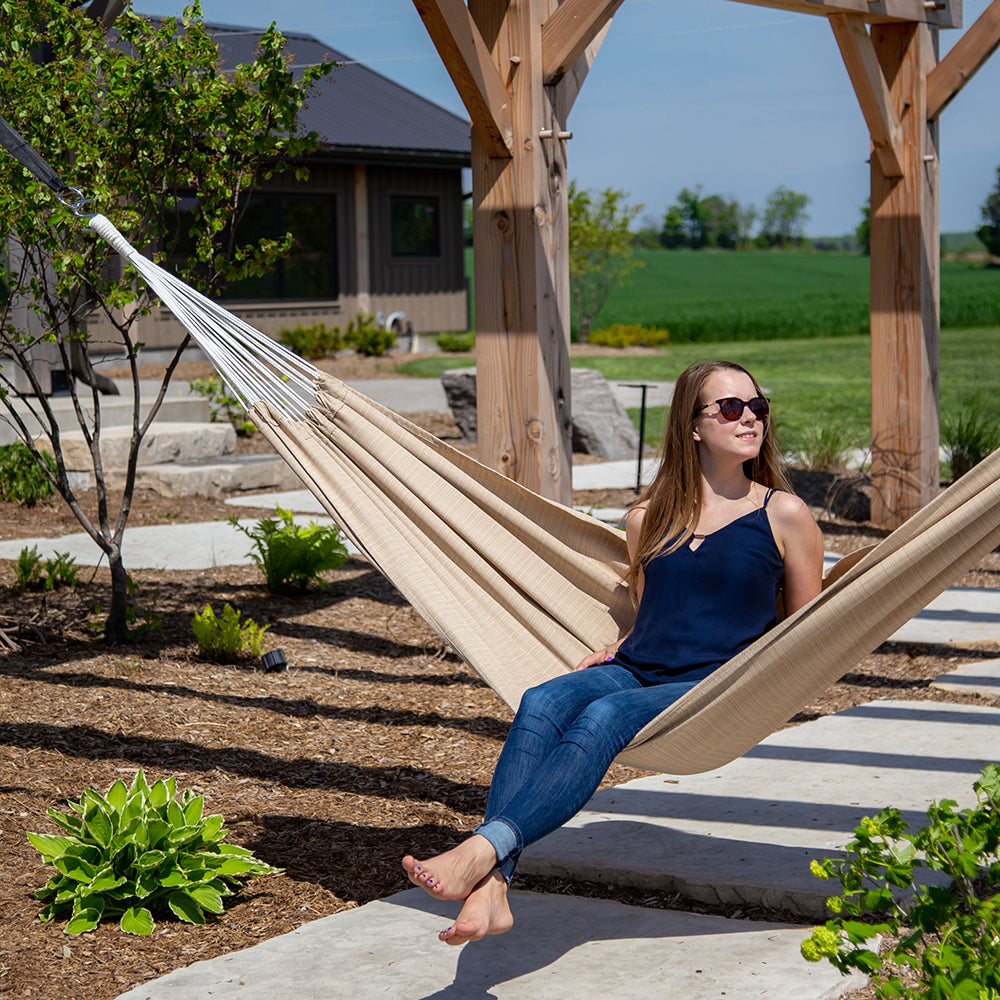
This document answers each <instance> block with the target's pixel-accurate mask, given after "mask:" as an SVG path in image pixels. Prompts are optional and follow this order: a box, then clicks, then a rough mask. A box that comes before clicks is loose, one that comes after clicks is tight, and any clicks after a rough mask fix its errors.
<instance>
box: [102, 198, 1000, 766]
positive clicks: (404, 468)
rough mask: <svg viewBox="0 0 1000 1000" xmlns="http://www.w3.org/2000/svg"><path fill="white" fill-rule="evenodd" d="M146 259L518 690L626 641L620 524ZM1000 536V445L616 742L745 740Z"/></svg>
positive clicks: (282, 447) (229, 366)
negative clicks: (546, 492) (319, 365)
mask: <svg viewBox="0 0 1000 1000" xmlns="http://www.w3.org/2000/svg"><path fill="white" fill-rule="evenodd" d="M90 224H91V226H92V228H94V229H95V230H96V231H97V232H98V233H100V234H101V235H102V236H103V237H104V238H105V239H107V240H108V241H109V242H111V244H112V245H113V246H114V247H115V248H116V249H117V250H118V251H119V252H120V253H121V254H122V255H123V256H124V257H125V258H126V260H127V261H128V262H129V263H130V264H132V265H133V266H134V267H135V268H136V270H137V271H138V272H139V273H140V274H141V275H142V277H143V278H144V279H145V280H146V282H147V283H148V284H149V285H150V287H151V288H152V289H153V290H154V291H155V292H156V293H157V295H159V296H160V298H161V300H162V301H163V303H164V304H165V305H166V306H167V307H168V308H169V309H170V310H171V311H172V312H174V314H175V315H176V316H177V317H178V319H179V320H180V321H181V322H182V323H183V324H184V325H185V327H186V328H187V329H188V330H189V331H190V333H191V334H192V336H193V337H194V338H195V340H196V341H197V342H198V344H199V345H200V346H201V348H202V349H203V350H204V351H205V353H206V355H207V356H208V357H209V358H210V359H211V360H212V361H213V363H214V364H215V365H216V367H217V368H218V369H219V371H220V374H222V375H223V377H224V378H225V379H226V381H227V383H228V384H229V386H230V388H231V389H232V390H233V391H234V392H236V394H237V395H238V396H240V398H241V400H242V401H243V403H244V405H245V406H246V407H247V409H248V412H249V413H250V416H251V417H252V419H253V420H254V422H255V423H256V424H257V426H258V427H259V428H260V430H261V431H262V433H263V434H264V435H265V437H267V439H268V440H269V441H270V442H271V443H272V444H273V445H274V447H275V448H276V449H277V450H278V452H279V453H280V454H281V455H283V456H284V458H285V460H286V461H287V462H288V463H289V465H290V466H291V467H292V468H293V469H294V470H295V472H296V473H297V474H298V475H299V477H300V478H301V479H302V481H303V483H305V484H306V485H307V486H308V487H309V489H310V490H311V491H312V492H313V493H314V494H315V496H316V497H317V498H318V499H319V500H320V501H321V503H322V504H323V506H324V507H325V508H326V510H327V511H328V512H329V514H330V516H331V517H332V518H333V519H334V520H335V521H336V522H337V523H338V524H339V525H340V527H341V528H342V529H343V530H344V531H345V533H346V534H347V535H348V536H349V537H350V538H351V539H352V541H353V542H354V543H355V544H356V545H357V547H358V548H359V549H360V550H361V551H362V552H363V553H364V554H365V556H366V557H367V558H368V559H370V560H371V562H372V563H373V564H374V565H375V566H377V567H378V568H379V570H380V571H381V572H383V573H384V574H385V575H386V576H387V577H388V578H389V579H390V580H392V582H393V583H394V584H395V585H396V586H397V587H398V588H399V590H400V592H401V593H402V594H403V595H404V597H406V599H407V600H408V601H409V602H410V603H411V604H412V605H413V607H414V608H415V609H416V610H417V611H418V612H419V613H420V614H421V615H422V616H423V617H424V618H425V619H426V620H427V621H428V622H429V624H430V625H431V626H432V627H433V628H434V629H435V630H436V631H437V632H438V633H439V634H440V635H441V636H443V637H444V638H445V639H446V640H447V641H448V642H450V643H451V644H452V646H454V648H455V650H456V651H457V652H458V654H459V655H460V656H461V657H462V658H463V659H464V660H465V661H466V662H467V663H468V664H469V665H470V666H471V667H472V668H473V669H474V670H475V671H476V672H477V673H478V674H479V675H480V676H481V677H482V678H483V679H484V680H485V681H486V683H488V684H489V685H490V686H491V687H492V688H493V689H494V690H495V691H496V692H497V693H498V694H499V695H500V696H501V697H502V698H503V699H504V701H505V702H507V704H508V705H510V706H511V707H516V706H517V704H518V702H519V700H520V697H521V694H522V693H523V692H524V691H525V690H526V689H527V688H528V687H531V686H533V685H535V684H538V683H541V682H542V681H544V680H547V679H548V678H551V677H555V676H558V675H559V674H560V673H563V672H566V671H567V670H568V669H569V668H570V667H571V666H572V665H573V664H575V663H577V662H578V661H579V660H580V659H581V658H582V657H583V655H584V654H585V653H587V652H588V651H590V650H592V649H597V648H600V647H601V646H604V645H605V644H607V643H608V642H609V641H611V640H613V639H615V638H617V636H618V635H619V634H620V631H621V630H622V629H626V628H628V627H629V626H630V624H631V621H632V617H633V611H632V607H631V604H630V601H629V598H628V594H627V591H626V588H625V585H624V583H623V577H624V574H625V570H626V566H627V553H626V548H625V539H624V535H623V533H622V532H621V531H617V530H615V529H614V528H610V527H608V526H606V525H604V524H601V523H600V522H598V521H597V520H595V519H594V518H591V517H588V516H586V515H583V514H579V513H577V512H575V511H572V510H570V509H568V508H566V507H563V506H562V505H560V504H557V503H554V502H552V501H549V500H546V499H544V498H542V497H539V496H538V495H536V494H534V493H532V492H531V491H529V490H527V489H525V488H524V487H522V486H520V485H518V484H517V483H515V482H513V481H512V480H509V479H507V478H506V477H504V476H502V475H501V474H500V473H498V472H495V471H494V470H492V469H489V468H486V467H485V466H483V465H481V464H479V463H478V462H476V461H474V460H473V459H471V458H469V457H468V456H466V455H463V454H462V453H461V452H458V451H456V450H455V449H453V448H450V447H449V446H448V445H445V444H444V443H443V442H441V441H439V440H438V439H437V438H435V437H433V436H432V435H430V434H428V433H427V432H425V431H423V430H422V429H421V428H419V427H416V426H415V425H414V424H412V423H410V422H409V421H407V420H405V419H404V418H402V417H400V416H398V415H397V414H394V413H393V412H391V411H390V410H388V409H386V408H385V407H382V406H380V405H378V404H377V403H375V402H373V401H372V400H370V399H367V398H366V397H365V396H363V395H361V394H360V393H358V392H356V391H354V390H352V389H351V388H350V387H349V386H347V385H345V384H344V383H343V382H340V381H338V380H336V379H332V378H330V377H328V376H326V375H324V374H323V373H321V372H318V371H317V370H316V369H314V368H313V367H312V366H311V365H308V363H306V362H304V361H302V359H300V358H298V357H297V356H295V355H293V354H291V353H290V352H288V351H286V350H285V348H283V347H282V346H281V345H280V344H276V343H275V342H274V341H271V340H270V339H269V338H267V337H266V336H264V335H263V334H261V333H259V332H258V331H256V330H254V329H253V328H252V327H250V326H248V325H247V324H246V323H244V322H243V321H242V320H240V319H239V318H238V317H236V316H233V315H231V314H230V313H227V312H226V311H225V310H223V309H221V308H220V307H219V306H217V305H215V304H214V303H213V302H212V301H211V300H210V299H207V298H205V297H204V296H201V295H200V294H199V293H197V292H195V291H194V290H193V289H191V288H189V287H188V286H187V285H185V284H183V283H182V282H180V281H178V279H176V278H174V277H173V276H172V275H170V274H169V273H168V272H166V271H164V270H163V269H162V268H160V267H158V266H157V265H156V264H153V263H152V262H151V261H149V260H146V259H145V258H143V257H142V256H141V255H140V254H138V252H137V251H135V250H134V249H133V248H132V247H130V246H129V245H128V243H127V242H126V241H125V240H124V238H123V237H121V235H120V234H119V233H118V232H117V230H115V229H114V227H113V226H111V224H110V223H109V222H108V221H107V220H106V219H103V217H101V216H97V217H95V218H94V219H92V220H91V222H90ZM998 544H1000V451H997V452H994V454H993V455H991V456H990V457H989V458H987V459H986V460H985V461H984V462H982V463H980V464H979V465H978V466H976V468H975V469H973V470H972V472H970V473H968V474H967V475H966V476H964V477H963V478H962V479H960V480H959V481H958V482H957V483H955V484H954V485H952V486H951V487H949V489H948V490H946V491H945V492H943V493H942V494H941V495H939V496H938V497H937V498H936V499H935V500H934V501H933V502H932V503H930V504H928V505H927V506H926V507H925V508H924V509H923V510H921V511H920V512H919V513H917V514H916V515H915V516H914V517H912V518H911V519H910V520H909V521H907V522H906V523H905V524H904V525H903V526H902V527H900V528H898V529H897V530H896V531H894V532H893V533H892V534H891V535H889V536H888V537H887V538H886V539H884V540H883V541H882V542H880V543H879V544H878V545H877V546H874V547H873V549H872V550H871V551H869V552H867V554H865V555H864V556H863V557H862V558H860V559H859V561H858V562H857V563H856V564H855V565H853V566H851V567H850V568H849V569H847V571H846V572H844V573H843V574H842V575H841V576H839V578H838V579H837V580H836V581H835V582H833V583H832V584H831V585H830V586H828V587H827V588H826V589H824V591H823V593H822V594H821V595H820V596H819V597H818V598H816V600H814V601H813V602H812V603H811V604H809V605H808V606H806V607H805V608H802V609H800V610H799V611H798V612H797V613H796V614H794V615H793V616H791V617H790V618H788V619H786V620H785V621H783V622H781V623H780V624H779V625H778V626H777V627H776V628H774V629H772V630H771V631H770V632H768V633H767V634H766V635H764V636H763V637H761V638H760V639H758V640H757V641H756V642H755V643H754V644H753V645H751V646H750V647H748V648H747V649H745V650H744V651H743V652H741V653H740V654H738V655H737V656H736V657H734V658H733V659H732V660H730V661H729V662H728V663H726V664H724V665H723V666H722V667H720V668H719V669H718V670H716V671H715V672H714V673H713V674H711V675H710V676H709V677H708V678H706V679H705V680H704V681H702V682H701V683H700V684H699V685H698V686H697V687H695V688H694V689H693V690H692V691H690V692H688V694H686V695H685V696H684V697H683V698H681V699H680V700H678V701H677V702H676V703H675V704H674V705H672V706H671V707H670V708H668V709H667V710H666V711H665V712H663V713H662V714H661V715H659V716H658V717H657V718H656V719H654V720H653V721H652V722H651V723H650V724H649V725H648V726H646V727H645V728H644V729H643V730H642V731H641V732H640V733H639V734H638V735H637V736H636V737H635V739H634V740H633V741H632V743H631V744H630V745H629V746H628V747H627V748H626V749H625V750H624V751H623V752H622V754H621V755H620V756H619V758H618V759H619V761H621V762H622V763H625V764H630V765H632V766H635V767H639V768H644V769H647V770H651V771H662V772H664V773H673V774H690V773H695V772H699V771H707V770H711V769H712V768H716V767H720V766H721V765H723V764H725V763H727V762H729V761H730V760H733V759H735V758H736V757H739V756H740V755H741V754H743V753H745V752H746V751H747V750H749V749H750V748H751V747H753V746H754V745H756V744H757V743H758V742H760V741H761V740H762V739H764V738H765V737H766V736H767V735H769V734H770V733H771V732H773V731H774V730H776V729H777V728H779V727H780V726H781V725H783V724H784V723H785V722H786V721H787V720H788V719H789V718H790V717H791V716H793V715H794V714H795V713H796V712H798V711H799V710H800V709H801V708H802V706H803V705H806V704H808V702H809V701H810V700H811V699H812V698H814V697H815V696H816V695H818V694H819V693H820V692H821V691H823V690H824V689H825V688H826V687H828V686H829V685H830V684H832V683H833V682H835V681H836V680H837V679H838V678H839V677H840V676H841V675H842V674H843V673H844V672H845V670H846V669H848V668H849V667H850V666H852V665H853V664H855V663H856V662H857V661H858V660H859V659H861V658H862V657H863V656H865V655H867V654H868V653H869V652H870V651H871V650H872V649H874V648H875V647H876V646H878V645H879V643H881V642H883V641H884V640H885V639H886V638H887V637H888V636H890V635H891V634H892V633H893V632H894V631H895V630H896V629H897V628H899V627H900V626H901V625H902V624H904V623H905V622H906V621H908V620H909V619H910V618H912V617H913V615H914V614H916V613H917V612H918V611H920V610H921V609H922V608H924V607H925V606H926V605H927V604H928V603H929V602H930V601H931V600H932V599H933V598H934V597H936V596H937V595H938V594H940V593H941V592H942V591H943V590H944V589H945V588H946V587H948V586H949V585H950V584H951V583H952V582H953V581H954V580H955V579H957V578H958V577H959V576H961V574H962V573H963V572H964V571H965V570H966V569H968V568H969V567H970V566H972V565H974V564H975V563H976V562H978V560H979V559H980V558H982V556H984V555H985V554H986V553H988V552H990V551H991V550H992V549H993V548H994V547H996V546H997V545H998Z"/></svg>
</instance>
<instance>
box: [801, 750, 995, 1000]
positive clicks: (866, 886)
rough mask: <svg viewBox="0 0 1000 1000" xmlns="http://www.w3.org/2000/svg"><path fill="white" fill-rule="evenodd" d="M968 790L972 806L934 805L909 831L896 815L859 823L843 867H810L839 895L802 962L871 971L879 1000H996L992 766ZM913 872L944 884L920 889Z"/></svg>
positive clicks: (885, 813)
mask: <svg viewBox="0 0 1000 1000" xmlns="http://www.w3.org/2000/svg"><path fill="white" fill-rule="evenodd" d="M973 787H974V788H975V791H976V799H977V803H976V806H975V807H974V808H970V809H961V810H960V809H958V808H957V804H956V803H955V802H953V801H951V800H949V799H945V800H942V801H941V802H935V803H932V804H931V806H930V808H929V809H928V810H927V819H928V823H927V825H926V826H923V827H921V828H920V829H919V830H918V831H917V832H916V833H911V832H910V828H909V825H908V824H907V823H906V822H905V821H904V820H903V818H902V815H901V814H900V811H899V810H898V809H893V808H888V809H883V810H882V812H880V813H879V814H878V815H877V816H875V817H870V816H866V817H865V818H864V819H863V820H862V821H861V823H860V824H859V825H858V826H857V827H856V828H855V830H854V839H853V840H852V841H851V842H850V843H849V844H848V845H847V857H846V859H845V860H843V861H836V860H833V859H830V858H827V859H825V860H824V861H822V862H820V861H814V862H813V863H812V865H811V870H812V873H813V875H815V876H816V877H817V878H821V879H829V878H837V879H838V880H839V881H840V884H841V886H842V887H843V890H844V891H843V893H842V894H841V895H839V896H833V897H831V898H830V899H828V900H827V906H828V907H829V909H830V911H831V912H832V913H833V914H835V916H834V917H832V918H831V919H830V920H828V921H827V922H826V924H825V925H824V926H822V927H817V928H815V929H814V930H813V933H812V935H811V936H810V937H809V938H807V939H806V940H805V941H803V942H802V955H803V957H804V958H806V959H808V960H809V961H811V962H818V961H821V960H823V959H826V960H827V961H829V962H831V963H832V964H833V965H834V966H836V968H838V969H839V970H840V971H841V972H843V973H847V972H850V971H852V970H854V969H858V970H861V971H862V972H865V973H868V974H870V975H871V976H872V982H873V986H874V988H875V995H876V996H877V997H879V998H886V997H894V998H896V997H898V998H905V1000H912V998H917V997H932V998H934V1000H1000V857H998V846H1000V768H998V767H997V766H996V765H995V764H989V765H987V766H986V767H985V768H984V769H983V772H982V774H981V775H980V777H979V779H978V780H977V781H976V782H975V785H974V786H973ZM920 869H927V870H929V871H936V872H941V873H942V874H944V875H945V876H947V880H948V884H945V885H940V884H938V885H925V884H923V882H924V881H925V880H924V879H922V878H921V876H920ZM880 936H886V937H887V939H888V940H889V944H888V945H887V946H886V948H885V949H884V950H883V951H882V952H881V953H880V952H879V951H878V950H877V949H878V944H877V939H878V938H879V937H880ZM873 939H875V943H874V946H873V945H871V944H869V942H872V941H873Z"/></svg>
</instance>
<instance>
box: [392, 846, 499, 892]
mask: <svg viewBox="0 0 1000 1000" xmlns="http://www.w3.org/2000/svg"><path fill="white" fill-rule="evenodd" d="M496 863H497V852H496V851H495V850H493V845H492V844H491V843H490V842H489V841H488V840H487V839H486V838H485V837H481V836H479V834H478V833H474V834H473V835H472V836H471V837H469V839H468V840H463V841H462V843H461V844H459V845H458V847H453V848H452V849H451V850H450V851H445V852H444V854H438V855H437V856H436V857H433V858H431V859H430V860H428V861H417V859H416V858H414V857H413V856H412V855H410V854H407V855H406V857H405V858H403V868H405V869H406V874H407V875H409V877H410V881H411V882H412V883H413V884H414V885H419V886H420V888H421V889H426V890H427V892H429V893H430V894H431V895H432V896H434V897H436V898H437V899H465V898H467V897H468V895H469V893H470V892H472V890H473V889H475V888H476V886H477V885H478V883H479V882H480V881H481V880H482V879H483V878H484V877H485V876H486V875H488V874H489V873H490V872H491V871H492V870H493V867H494V866H495V865H496Z"/></svg>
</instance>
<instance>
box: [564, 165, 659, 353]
mask: <svg viewBox="0 0 1000 1000" xmlns="http://www.w3.org/2000/svg"><path fill="white" fill-rule="evenodd" d="M627 199H628V195H627V194H626V193H625V192H624V191H618V190H617V189H615V188H610V187H609V188H605V189H604V190H603V191H602V192H601V193H600V194H599V195H597V196H596V198H595V197H594V196H593V195H591V193H590V192H589V191H581V190H580V189H579V188H578V187H577V186H576V182H575V181H571V182H570V185H569V282H570V294H571V297H572V302H573V310H574V312H575V313H576V318H577V322H578V324H579V333H580V339H581V340H583V341H586V339H587V337H589V336H590V324H591V323H592V322H593V320H594V317H595V316H596V315H597V314H598V313H599V312H600V311H601V307H602V306H603V305H604V303H605V302H606V301H607V298H608V296H609V295H610V294H611V291H612V289H613V288H615V287H616V286H617V285H619V284H621V283H622V282H623V281H624V280H625V279H626V278H627V277H628V275H629V274H631V273H632V272H633V271H634V270H635V269H636V268H639V267H642V266H643V265H642V262H641V261H638V260H635V258H634V257H633V255H632V234H631V232H630V231H629V225H630V224H631V222H632V220H633V219H634V218H635V217H636V216H637V215H638V214H639V212H641V211H642V207H643V206H642V205H630V204H629V203H628V200H627Z"/></svg>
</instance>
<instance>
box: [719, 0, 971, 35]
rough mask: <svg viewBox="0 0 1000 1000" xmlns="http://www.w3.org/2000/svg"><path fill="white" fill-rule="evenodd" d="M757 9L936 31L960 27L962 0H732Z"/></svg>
mask: <svg viewBox="0 0 1000 1000" xmlns="http://www.w3.org/2000/svg"><path fill="white" fill-rule="evenodd" d="M736 2H738V3H750V4H754V5H755V6H757V7H774V8H775V9H776V10H790V11H793V12H794V13H797V14H821V15H823V16H824V17H829V16H830V15H831V14H860V15H861V16H862V17H863V18H864V19H865V21H866V22H867V23H868V24H891V23H893V22H897V23H898V22H900V21H920V22H926V23H927V24H933V25H935V26H937V27H939V28H961V27H962V0H942V2H940V3H934V4H928V3H925V2H924V0H736Z"/></svg>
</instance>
